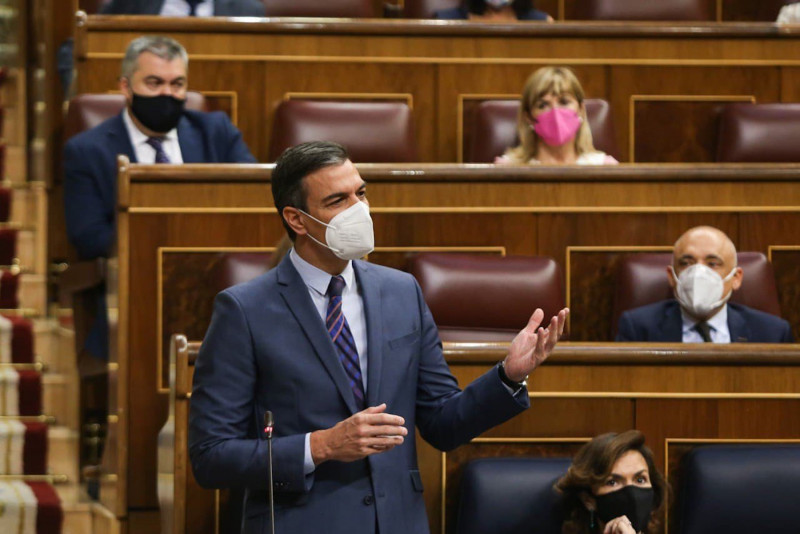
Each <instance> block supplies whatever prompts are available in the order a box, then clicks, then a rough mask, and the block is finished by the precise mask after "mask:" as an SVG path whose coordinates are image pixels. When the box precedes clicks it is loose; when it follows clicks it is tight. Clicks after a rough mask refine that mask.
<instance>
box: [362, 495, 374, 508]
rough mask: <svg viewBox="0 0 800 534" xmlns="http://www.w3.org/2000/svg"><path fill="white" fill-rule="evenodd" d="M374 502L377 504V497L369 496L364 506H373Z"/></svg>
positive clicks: (365, 499)
mask: <svg viewBox="0 0 800 534" xmlns="http://www.w3.org/2000/svg"><path fill="white" fill-rule="evenodd" d="M373 502H375V497H373V496H372V495H367V496H366V497H364V504H366V505H367V506H369V505H371V504H372V503H373Z"/></svg>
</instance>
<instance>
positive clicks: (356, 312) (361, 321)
mask: <svg viewBox="0 0 800 534" xmlns="http://www.w3.org/2000/svg"><path fill="white" fill-rule="evenodd" d="M289 259H290V260H291V262H292V265H294V268H295V269H296V270H297V272H298V273H299V274H300V278H302V279H303V282H305V284H306V287H307V288H308V294H309V295H310V296H311V301H312V302H313V303H314V307H315V308H316V309H317V313H319V317H320V319H321V320H322V324H323V325H324V324H325V317H326V315H327V313H328V301H329V300H330V299H329V298H328V296H327V295H326V293H327V292H328V285H329V284H330V283H331V278H332V277H331V275H330V274H328V273H326V272H325V271H323V270H322V269H319V268H317V267H314V266H313V265H311V264H310V263H308V262H307V261H306V260H304V259H303V258H301V257H300V255H299V254H297V252H295V250H294V248H293V249H292V250H290V251H289ZM341 277H342V278H344V282H345V287H344V290H343V291H342V312H343V313H344V316H345V318H346V319H347V324H348V325H349V326H350V332H351V333H352V334H353V340H354V341H355V342H356V349H357V350H358V362H359V364H360V365H361V380H362V383H363V384H364V392H365V393H366V391H367V318H366V315H365V314H364V299H363V298H362V297H361V294H360V293H359V292H358V281H357V280H356V273H355V271H354V270H353V262H351V261H349V262H347V267H345V268H344V271H342V273H341ZM303 464H304V465H303V471H304V472H305V474H306V475H309V474H311V473H313V472H314V468H315V466H314V459H313V457H312V456H311V433H310V432H309V433H308V434H306V440H305V457H304V462H303Z"/></svg>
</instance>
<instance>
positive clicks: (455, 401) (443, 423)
mask: <svg viewBox="0 0 800 534" xmlns="http://www.w3.org/2000/svg"><path fill="white" fill-rule="evenodd" d="M414 286H415V290H416V298H417V302H418V305H419V310H420V313H421V316H422V321H421V347H420V351H421V352H420V363H419V371H418V379H417V400H416V419H417V420H416V423H417V427H418V428H419V431H420V434H421V435H422V437H423V438H424V439H425V440H426V441H427V442H428V443H430V444H431V445H433V446H434V447H436V448H437V449H439V450H445V451H446V450H451V449H454V448H456V447H458V446H459V445H461V444H463V443H466V442H467V441H469V440H470V439H472V438H474V437H476V436H478V435H480V434H482V433H483V432H485V431H487V430H489V429H490V428H492V427H494V426H496V425H499V424H500V423H502V422H504V421H507V420H508V419H510V418H512V417H513V416H515V415H517V414H519V413H520V412H522V411H524V410H525V409H526V408H528V407H529V406H530V400H529V398H528V395H527V391H524V390H523V392H521V393H519V394H517V395H512V394H511V393H510V392H509V391H508V389H506V387H505V386H504V385H503V382H502V381H501V380H500V376H499V375H498V373H497V369H496V368H495V367H492V368H491V369H489V371H487V372H486V373H484V374H483V375H482V376H480V377H478V378H477V379H476V380H475V381H474V382H472V383H471V384H470V385H469V386H467V387H466V388H465V389H464V390H463V391H460V390H459V388H458V382H457V381H456V379H455V377H454V376H453V374H452V373H451V372H450V369H449V367H448V366H447V362H446V361H445V359H444V355H443V353H442V343H441V341H440V340H439V332H438V330H437V328H436V325H435V324H434V322H433V316H432V315H431V312H430V310H429V309H428V306H427V304H425V301H424V299H423V297H422V291H421V290H420V288H419V285H418V284H416V282H414Z"/></svg>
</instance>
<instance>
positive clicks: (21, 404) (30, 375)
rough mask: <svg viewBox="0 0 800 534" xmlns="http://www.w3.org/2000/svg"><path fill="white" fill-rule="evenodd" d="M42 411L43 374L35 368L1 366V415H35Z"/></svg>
mask: <svg viewBox="0 0 800 534" xmlns="http://www.w3.org/2000/svg"><path fill="white" fill-rule="evenodd" d="M41 413H42V375H41V373H39V372H38V371H33V370H17V369H14V368H13V367H12V366H10V365H2V366H0V415H5V416H17V415H23V416H33V415H40V414H41Z"/></svg>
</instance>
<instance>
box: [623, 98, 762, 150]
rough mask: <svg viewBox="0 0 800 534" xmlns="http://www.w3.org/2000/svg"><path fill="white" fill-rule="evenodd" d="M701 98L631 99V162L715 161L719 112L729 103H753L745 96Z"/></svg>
mask: <svg viewBox="0 0 800 534" xmlns="http://www.w3.org/2000/svg"><path fill="white" fill-rule="evenodd" d="M701 98H702V100H700V99H698V98H692V97H691V96H685V97H680V96H676V97H674V98H670V99H668V100H666V99H665V100H660V99H659V98H658V97H656V98H644V97H639V96H633V97H632V101H631V107H632V112H633V120H632V130H631V133H630V136H631V139H633V140H634V142H633V147H632V149H631V150H632V153H631V160H632V161H636V162H642V163H651V162H652V163H666V162H676V163H681V162H683V163H686V162H690V161H694V162H713V161H716V159H717V132H718V128H719V114H720V112H721V111H722V110H723V109H724V106H726V105H728V104H729V103H731V102H737V101H738V102H752V101H753V99H752V97H747V96H743V97H733V98H726V99H719V100H717V99H715V98H714V97H701ZM654 125H658V127H657V128H654Z"/></svg>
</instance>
